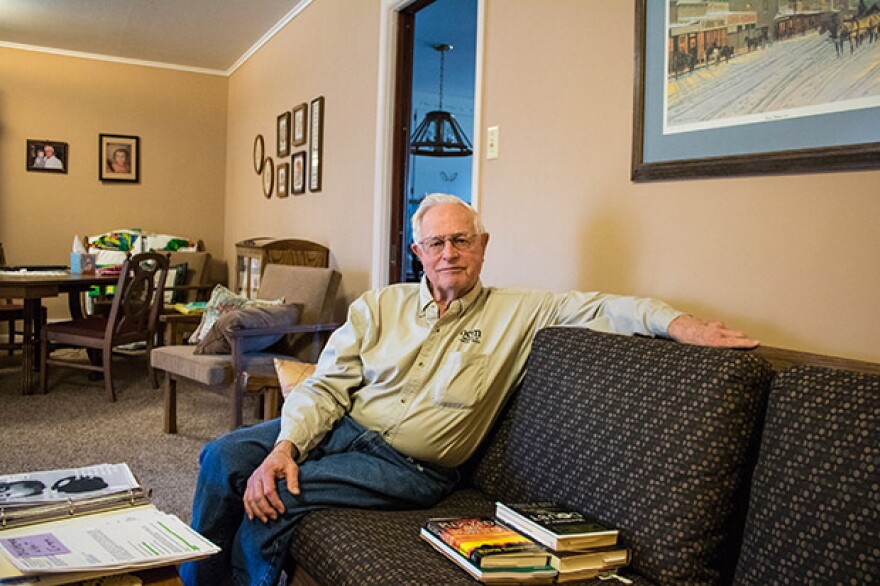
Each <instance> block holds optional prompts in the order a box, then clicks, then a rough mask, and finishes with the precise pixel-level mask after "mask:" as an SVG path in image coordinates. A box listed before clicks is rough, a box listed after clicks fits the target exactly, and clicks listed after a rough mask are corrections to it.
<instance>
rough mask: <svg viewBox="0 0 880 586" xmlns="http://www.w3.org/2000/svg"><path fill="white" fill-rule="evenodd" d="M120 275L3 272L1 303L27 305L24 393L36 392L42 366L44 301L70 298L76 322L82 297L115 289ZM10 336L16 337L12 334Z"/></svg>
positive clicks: (13, 269)
mask: <svg viewBox="0 0 880 586" xmlns="http://www.w3.org/2000/svg"><path fill="white" fill-rule="evenodd" d="M118 280H119V276H118V275H102V274H97V273H71V272H70V271H69V270H62V269H59V268H57V267H40V266H31V267H4V268H0V299H5V298H9V299H21V300H22V301H23V305H24V325H23V334H22V337H23V340H22V364H21V392H22V394H24V395H29V394H31V393H32V392H33V387H34V382H35V377H34V372H36V371H38V366H39V364H40V355H39V352H40V329H41V326H42V320H41V319H40V306H41V305H42V300H43V299H46V298H50V297H58V296H60V295H61V294H67V305H68V307H69V309H70V316H71V318H72V319H80V318H82V317H83V310H82V302H81V299H80V298H81V295H80V294H81V293H82V292H83V291H86V290H88V289H89V288H90V287H92V286H94V285H98V286H102V287H106V286H108V285H115V284H116V283H117V282H118ZM10 335H12V334H11V333H10Z"/></svg>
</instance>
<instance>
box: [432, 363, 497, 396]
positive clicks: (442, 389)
mask: <svg viewBox="0 0 880 586" xmlns="http://www.w3.org/2000/svg"><path fill="white" fill-rule="evenodd" d="M488 361H489V358H488V356H486V355H485V354H475V353H473V352H451V353H449V355H448V356H447V358H446V360H445V361H444V364H443V366H442V367H441V368H440V369H439V371H438V372H437V376H436V377H435V379H434V384H433V385H431V387H432V388H431V400H432V401H433V403H434V404H435V405H437V406H439V407H449V408H452V409H469V408H471V407H473V406H474V405H476V404H477V403H478V402H479V401H480V399H482V398H483V395H485V394H486V364H487V363H488Z"/></svg>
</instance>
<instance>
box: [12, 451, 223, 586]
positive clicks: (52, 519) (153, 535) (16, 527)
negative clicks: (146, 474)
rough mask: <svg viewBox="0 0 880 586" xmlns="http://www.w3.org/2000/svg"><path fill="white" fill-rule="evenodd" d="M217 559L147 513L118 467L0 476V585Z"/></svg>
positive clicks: (192, 535) (140, 494)
mask: <svg viewBox="0 0 880 586" xmlns="http://www.w3.org/2000/svg"><path fill="white" fill-rule="evenodd" d="M218 551H219V548H218V547H217V546H216V545H214V544H213V543H211V542H210V541H208V540H207V539H205V538H204V537H202V536H201V535H199V534H198V533H197V532H196V531H194V530H193V529H192V528H190V527H189V526H187V525H186V524H185V523H183V522H182V521H181V520H180V519H178V518H177V517H175V516H174V515H169V514H167V513H163V512H162V511H160V510H158V509H157V508H156V507H155V506H153V505H152V504H151V503H150V494H149V491H146V490H144V488H143V487H141V486H140V485H139V484H138V482H137V480H136V479H135V477H134V475H133V474H132V473H131V470H129V468H128V466H127V465H126V464H112V465H111V464H101V465H98V466H91V467H85V468H74V469H65V470H50V471H44V472H33V473H26V474H16V475H0V585H2V584H6V583H14V584H41V585H50V584H63V583H68V582H69V581H71V580H74V579H83V578H85V577H89V578H91V577H98V576H106V575H112V574H118V573H125V572H129V571H133V570H138V569H145V568H153V567H160V566H167V565H172V564H177V563H181V562H183V561H190V560H195V559H200V558H203V557H207V556H210V555H213V554H214V553H217V552H218Z"/></svg>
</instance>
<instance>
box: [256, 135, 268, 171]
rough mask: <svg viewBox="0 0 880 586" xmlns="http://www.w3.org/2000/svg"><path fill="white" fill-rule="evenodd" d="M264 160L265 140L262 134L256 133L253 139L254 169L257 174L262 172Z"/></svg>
mask: <svg viewBox="0 0 880 586" xmlns="http://www.w3.org/2000/svg"><path fill="white" fill-rule="evenodd" d="M265 161H266V142H265V141H264V140H263V135H262V134H258V135H257V137H256V138H255V139H254V171H256V173H257V175H259V174H261V173H262V172H263V165H264V164H265Z"/></svg>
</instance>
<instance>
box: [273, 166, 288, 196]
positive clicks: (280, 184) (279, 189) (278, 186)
mask: <svg viewBox="0 0 880 586" xmlns="http://www.w3.org/2000/svg"><path fill="white" fill-rule="evenodd" d="M289 174H290V163H278V172H277V173H276V180H275V193H276V195H278V197H287V186H288V185H289V184H290V180H289V178H288V176H289Z"/></svg>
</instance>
